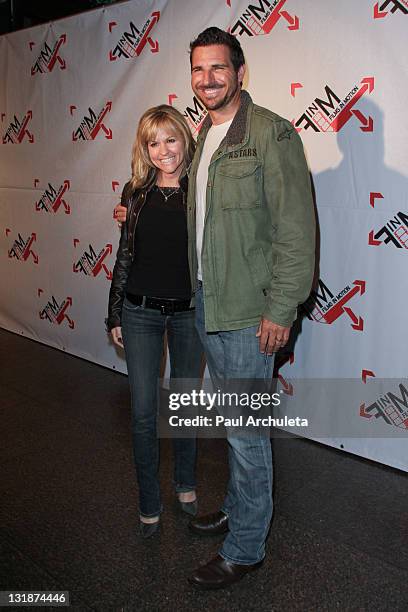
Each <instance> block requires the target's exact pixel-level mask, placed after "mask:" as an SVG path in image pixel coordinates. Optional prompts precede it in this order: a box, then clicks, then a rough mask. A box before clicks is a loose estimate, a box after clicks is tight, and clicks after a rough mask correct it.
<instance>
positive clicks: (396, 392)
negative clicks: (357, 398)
mask: <svg viewBox="0 0 408 612" xmlns="http://www.w3.org/2000/svg"><path fill="white" fill-rule="evenodd" d="M369 376H370V377H374V378H375V374H374V372H372V371H371V370H363V371H362V372H361V378H362V380H363V383H364V384H367V378H368V377H369ZM359 411H360V417H362V418H363V419H372V418H375V419H382V420H383V421H385V422H386V423H387V425H393V426H394V427H399V428H401V429H408V389H407V388H406V386H405V385H404V384H403V383H402V382H400V383H399V384H398V389H397V384H395V386H394V387H393V388H392V389H391V390H389V391H387V392H386V393H384V394H381V396H380V397H378V398H377V399H376V400H375V401H374V402H371V403H370V404H369V405H368V406H366V403H365V402H363V403H361V404H360V407H359Z"/></svg>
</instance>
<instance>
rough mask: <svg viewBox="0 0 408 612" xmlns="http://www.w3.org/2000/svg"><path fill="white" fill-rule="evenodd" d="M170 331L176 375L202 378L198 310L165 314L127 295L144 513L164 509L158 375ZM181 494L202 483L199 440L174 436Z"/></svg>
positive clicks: (125, 322)
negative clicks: (198, 474) (198, 472)
mask: <svg viewBox="0 0 408 612" xmlns="http://www.w3.org/2000/svg"><path fill="white" fill-rule="evenodd" d="M166 330H167V340H168V347H169V354H170V377H171V378H178V379H180V378H199V377H200V369H201V359H202V350H203V349H202V346H201V342H200V340H199V337H198V334H197V332H196V329H195V324H194V310H187V311H184V312H176V313H174V314H173V315H163V314H161V312H160V310H153V309H150V308H144V307H142V306H135V305H133V304H132V303H131V302H129V301H128V300H127V299H125V300H124V303H123V309H122V337H123V343H124V346H125V353H126V362H127V367H128V377H129V384H130V392H131V403H132V441H133V455H134V460H135V466H136V476H137V482H138V485H139V512H140V515H141V516H144V517H152V516H157V515H158V514H160V512H161V510H162V504H161V498H160V486H159V440H158V437H157V430H156V420H157V411H158V378H159V374H160V362H161V359H162V356H163V338H164V334H165V331H166ZM173 449H174V485H175V489H176V492H184V491H192V490H194V489H195V487H196V477H195V468H196V440H195V439H174V440H173Z"/></svg>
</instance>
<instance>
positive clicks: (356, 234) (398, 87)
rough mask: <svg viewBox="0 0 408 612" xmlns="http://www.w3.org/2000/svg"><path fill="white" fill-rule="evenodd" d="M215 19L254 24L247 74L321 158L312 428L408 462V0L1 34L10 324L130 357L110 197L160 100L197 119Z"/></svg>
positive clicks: (102, 358)
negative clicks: (198, 82)
mask: <svg viewBox="0 0 408 612" xmlns="http://www.w3.org/2000/svg"><path fill="white" fill-rule="evenodd" d="M209 25H217V26H219V27H221V28H223V29H228V30H229V31H230V32H231V33H232V34H234V35H235V36H236V37H238V38H239V40H240V42H241V44H242V47H243V49H244V52H245V55H246V59H247V68H248V74H247V76H246V81H245V84H244V85H245V87H246V88H247V89H248V91H249V92H250V93H251V95H252V97H253V99H254V101H255V102H257V103H258V104H261V105H263V106H266V107H268V108H270V109H271V110H273V111H275V112H277V113H279V114H280V115H282V116H284V117H286V118H288V119H289V120H291V121H292V122H293V124H294V126H295V127H296V129H297V130H298V132H299V134H300V136H301V137H302V139H303V143H304V146H305V151H306V155H307V159H308V162H309V166H310V170H311V174H312V177H313V186H314V191H315V196H316V198H315V199H316V208H317V215H318V220H319V221H318V222H319V243H318V245H317V246H318V252H319V264H318V268H317V269H316V281H315V286H314V291H313V293H312V295H311V298H310V300H309V301H308V302H307V303H306V304H305V305H304V307H303V308H302V311H301V317H300V319H299V323H298V325H297V327H298V329H297V333H298V337H297V340H296V343H295V344H294V345H293V350H291V351H290V352H289V353H287V354H286V355H285V356H283V357H282V358H281V359H280V369H279V381H280V383H279V384H280V385H281V391H282V396H284V398H285V400H286V401H285V402H284V405H285V406H286V408H285V409H287V411H288V412H289V413H290V412H292V413H293V414H295V413H299V412H301V408H302V405H304V404H305V402H306V400H307V402H308V405H310V404H312V405H313V406H315V408H316V411H315V414H316V415H319V422H320V423H326V422H327V428H325V427H323V426H322V427H320V428H319V431H317V430H315V431H314V430H311V431H310V432H309V433H308V432H307V431H305V433H304V435H305V436H308V435H309V437H313V438H315V439H320V440H321V441H324V442H325V443H327V444H331V445H333V446H336V447H339V448H344V449H345V450H348V451H351V452H354V453H356V454H360V455H362V456H366V457H369V458H373V459H376V460H378V461H381V462H383V463H386V464H389V465H393V466H395V467H399V468H401V469H405V470H408V452H407V444H406V434H407V432H408V390H407V388H408V385H406V381H405V378H404V377H405V376H406V363H407V360H406V331H405V313H406V300H407V296H408V277H407V274H406V264H407V261H408V254H407V253H406V251H407V249H408V202H407V193H408V171H407V166H406V160H407V159H408V138H407V127H406V99H407V95H408V85H407V83H408V79H407V76H408V66H407V62H406V33H407V25H408V0H385V1H383V2H381V1H377V2H376V1H375V0H359V1H358V2H356V1H355V0H343V1H342V2H338V1H337V0H315V1H314V2H309V3H306V2H304V1H303V0H269V1H268V0H239V1H238V0H208V1H207V2H205V3H204V2H201V1H200V0H157V1H149V0H137V1H129V2H123V3H121V4H117V5H114V6H112V7H109V8H104V9H98V10H95V11H91V12H87V13H83V14H81V15H76V16H73V17H70V18H67V19H62V20H59V21H56V22H53V23H51V24H46V25H41V26H37V27H35V28H30V29H27V30H23V31H20V32H15V33H12V34H9V35H5V36H2V37H0V75H1V83H2V86H1V90H0V130H1V138H0V160H1V164H0V197H1V207H0V231H1V241H0V262H1V263H0V265H1V271H2V279H3V282H2V283H1V285H0V297H1V300H0V304H1V305H0V325H1V326H2V327H3V328H5V329H8V330H10V331H13V332H15V333H18V334H23V335H24V336H26V337H29V338H32V339H35V340H38V341H40V342H43V343H45V344H48V345H50V346H53V347H56V348H58V349H61V350H64V351H67V352H68V353H71V354H73V355H77V356H80V357H83V358H85V359H88V360H91V361H93V362H95V363H98V364H101V365H104V366H107V367H110V368H115V369H117V370H119V371H121V372H125V371H126V365H125V362H124V359H123V354H121V353H119V352H118V351H117V350H116V349H115V348H114V346H113V344H112V343H111V342H110V341H109V337H108V335H107V334H106V332H105V330H104V318H105V316H106V310H107V296H108V291H109V285H110V280H111V277H112V269H113V266H114V261H115V254H116V249H117V245H118V239H119V231H118V229H117V227H116V223H115V222H114V220H113V219H112V210H113V207H114V205H115V204H116V203H117V202H118V199H119V196H120V192H121V189H122V186H123V184H124V182H125V181H126V180H127V179H128V177H129V175H130V155H131V146H132V142H133V139H134V136H135V131H136V126H137V122H138V120H139V117H140V116H141V114H142V113H143V111H144V110H145V109H146V108H148V107H150V106H153V105H156V104H161V103H168V104H172V105H174V106H175V107H177V108H178V109H179V110H180V111H182V112H183V113H184V114H185V116H186V118H187V121H188V123H189V125H190V127H191V130H192V132H193V134H194V135H196V134H197V133H198V131H199V129H200V126H201V124H202V121H203V119H204V117H205V115H206V111H205V109H204V108H203V107H202V105H201V104H200V103H199V101H198V100H197V99H196V98H195V97H194V96H193V94H192V91H191V88H190V82H189V81H190V74H189V57H188V46H189V42H190V40H191V39H193V38H194V37H195V36H196V35H197V34H198V33H199V32H200V31H202V30H203V29H204V28H206V27H208V26H209ZM311 380H316V383H315V385H314V386H313V387H312V390H311V388H310V387H309V386H308V385H306V387H307V388H304V385H305V381H311ZM319 381H320V382H319ZM322 381H323V382H322ZM324 381H326V382H327V384H325V383H324ZM342 381H344V385H343V386H342V384H343V383H342ZM346 381H350V384H349V383H348V382H346ZM338 385H340V386H338ZM351 388H352V389H353V392H351V391H350V389H351ZM317 389H319V391H317ZM333 422H335V423H340V425H341V426H340V427H339V429H338V430H337V431H340V432H341V435H339V436H337V437H336V436H334V434H333V432H330V431H329V430H330V428H329V425H330V424H333Z"/></svg>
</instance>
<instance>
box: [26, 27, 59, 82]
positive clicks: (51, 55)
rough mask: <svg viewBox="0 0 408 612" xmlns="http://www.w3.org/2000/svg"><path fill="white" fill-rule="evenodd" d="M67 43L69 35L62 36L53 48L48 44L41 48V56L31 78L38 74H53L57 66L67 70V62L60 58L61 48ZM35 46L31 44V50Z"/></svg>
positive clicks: (33, 68) (34, 66)
mask: <svg viewBox="0 0 408 612" xmlns="http://www.w3.org/2000/svg"><path fill="white" fill-rule="evenodd" d="M66 41H67V35H66V34H61V36H60V37H59V38H58V40H57V41H56V42H55V43H54V45H53V46H52V47H50V45H49V44H48V43H45V44H44V46H43V47H42V48H41V51H40V55H39V56H38V58H37V59H36V61H35V63H34V64H33V66H32V67H31V76H34V75H35V74H38V73H40V74H44V73H45V72H52V70H53V69H54V67H55V66H57V65H58V66H59V67H60V69H61V70H65V68H66V67H67V65H66V62H65V60H64V59H62V57H61V56H60V48H61V46H62V45H65V43H66ZM34 45H35V43H34V42H30V49H31V50H32V49H33V47H34Z"/></svg>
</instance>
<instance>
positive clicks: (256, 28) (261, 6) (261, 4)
mask: <svg viewBox="0 0 408 612" xmlns="http://www.w3.org/2000/svg"><path fill="white" fill-rule="evenodd" d="M286 3H287V0H271V1H270V2H268V0H258V2H257V4H256V3H255V2H254V3H252V4H249V5H248V6H247V8H246V9H245V11H244V12H243V13H242V15H241V16H240V18H239V19H238V20H237V21H236V22H235V23H234V25H232V26H230V28H229V32H231V34H234V35H235V36H243V35H244V34H246V35H247V36H262V35H264V34H269V33H270V32H271V31H272V30H273V28H274V27H275V26H276V24H277V23H278V21H279V20H280V19H283V20H284V21H286V24H287V28H288V30H298V29H299V17H297V15H291V14H290V13H288V12H287V11H284V10H283V8H284V6H285V4H286ZM285 8H286V7H285Z"/></svg>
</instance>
